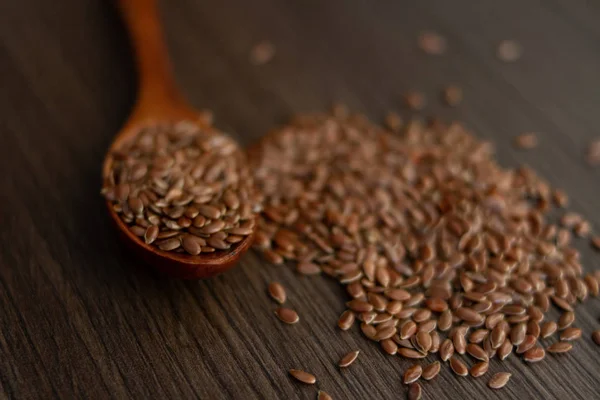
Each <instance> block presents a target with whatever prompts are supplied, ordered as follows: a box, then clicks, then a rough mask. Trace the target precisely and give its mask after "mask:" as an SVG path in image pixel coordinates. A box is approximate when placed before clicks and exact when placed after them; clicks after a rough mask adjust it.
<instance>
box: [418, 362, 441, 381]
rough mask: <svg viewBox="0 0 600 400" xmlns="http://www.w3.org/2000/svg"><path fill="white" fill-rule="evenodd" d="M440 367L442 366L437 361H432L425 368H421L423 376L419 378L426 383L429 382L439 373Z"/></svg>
mask: <svg viewBox="0 0 600 400" xmlns="http://www.w3.org/2000/svg"><path fill="white" fill-rule="evenodd" d="M441 367H442V366H441V364H440V362H439V361H434V362H432V363H431V364H429V365H428V366H426V367H425V368H423V374H422V375H421V376H422V377H423V379H425V380H426V381H430V380H432V379H433V378H435V377H436V376H437V375H438V374H439V373H440V369H441Z"/></svg>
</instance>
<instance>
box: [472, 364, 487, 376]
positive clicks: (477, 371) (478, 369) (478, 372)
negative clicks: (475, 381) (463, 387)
mask: <svg viewBox="0 0 600 400" xmlns="http://www.w3.org/2000/svg"><path fill="white" fill-rule="evenodd" d="M489 366H490V364H489V363H487V362H480V363H477V364H475V365H473V366H472V367H471V370H470V371H469V372H470V374H471V376H472V377H473V378H479V377H480V376H483V375H485V374H486V372H487V371H488V368H489Z"/></svg>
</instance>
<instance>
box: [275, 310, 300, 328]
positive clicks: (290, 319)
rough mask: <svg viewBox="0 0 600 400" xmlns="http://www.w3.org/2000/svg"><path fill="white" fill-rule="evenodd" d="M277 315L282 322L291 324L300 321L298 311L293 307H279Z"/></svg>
mask: <svg viewBox="0 0 600 400" xmlns="http://www.w3.org/2000/svg"><path fill="white" fill-rule="evenodd" d="M275 315H277V318H279V319H280V320H281V321H282V322H285V323H286V324H290V325H291V324H295V323H297V322H298V321H300V317H299V316H298V313H297V312H296V311H294V310H292V309H291V308H286V307H279V308H278V309H277V310H275Z"/></svg>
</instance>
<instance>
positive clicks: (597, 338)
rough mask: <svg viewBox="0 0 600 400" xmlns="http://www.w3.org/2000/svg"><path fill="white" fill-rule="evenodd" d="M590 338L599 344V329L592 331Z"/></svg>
mask: <svg viewBox="0 0 600 400" xmlns="http://www.w3.org/2000/svg"><path fill="white" fill-rule="evenodd" d="M592 339H593V340H594V343H596V344H597V345H598V346H600V331H594V332H592Z"/></svg>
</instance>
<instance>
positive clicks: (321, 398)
mask: <svg viewBox="0 0 600 400" xmlns="http://www.w3.org/2000/svg"><path fill="white" fill-rule="evenodd" d="M317 400H333V397H331V396H330V395H329V394H327V393H326V392H324V391H322V390H319V394H318V395H317Z"/></svg>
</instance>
